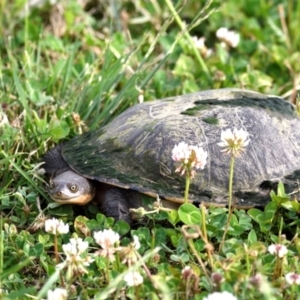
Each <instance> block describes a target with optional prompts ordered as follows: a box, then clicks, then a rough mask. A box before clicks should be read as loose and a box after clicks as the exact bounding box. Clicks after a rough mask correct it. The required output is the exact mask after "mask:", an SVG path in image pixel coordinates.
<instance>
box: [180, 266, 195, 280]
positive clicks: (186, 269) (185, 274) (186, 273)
mask: <svg viewBox="0 0 300 300" xmlns="http://www.w3.org/2000/svg"><path fill="white" fill-rule="evenodd" d="M192 274H193V270H192V269H191V267H190V266H185V267H184V268H183V269H182V270H181V275H182V278H183V279H185V280H186V279H187V278H189V277H190V276H191V275H192Z"/></svg>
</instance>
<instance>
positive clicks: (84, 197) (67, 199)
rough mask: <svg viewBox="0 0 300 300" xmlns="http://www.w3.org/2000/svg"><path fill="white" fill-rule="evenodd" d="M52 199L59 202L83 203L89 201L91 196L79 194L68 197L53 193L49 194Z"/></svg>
mask: <svg viewBox="0 0 300 300" xmlns="http://www.w3.org/2000/svg"><path fill="white" fill-rule="evenodd" d="M50 197H51V199H52V200H54V201H55V202H56V203H59V204H77V205H85V204H87V203H89V202H90V201H91V200H92V199H93V197H91V195H80V196H78V197H72V198H71V197H68V196H63V195H60V196H59V197H57V196H55V195H51V196H50Z"/></svg>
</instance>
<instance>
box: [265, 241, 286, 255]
mask: <svg viewBox="0 0 300 300" xmlns="http://www.w3.org/2000/svg"><path fill="white" fill-rule="evenodd" d="M268 251H269V252H270V253H271V254H273V255H276V256H278V257H279V258H283V257H284V256H285V255H287V253H288V249H287V248H286V246H284V245H281V244H273V245H270V246H269V247H268Z"/></svg>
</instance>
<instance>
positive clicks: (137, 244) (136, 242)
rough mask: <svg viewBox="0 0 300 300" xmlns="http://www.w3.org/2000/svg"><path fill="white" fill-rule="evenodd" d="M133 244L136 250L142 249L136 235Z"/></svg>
mask: <svg viewBox="0 0 300 300" xmlns="http://www.w3.org/2000/svg"><path fill="white" fill-rule="evenodd" d="M132 244H133V246H134V248H135V250H139V249H140V248H141V243H140V241H139V237H138V236H136V235H134V236H133V243H132Z"/></svg>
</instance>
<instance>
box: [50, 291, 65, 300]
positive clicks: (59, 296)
mask: <svg viewBox="0 0 300 300" xmlns="http://www.w3.org/2000/svg"><path fill="white" fill-rule="evenodd" d="M67 299H68V293H67V291H66V290H65V289H62V288H56V289H55V290H53V291H51V290H49V291H48V293H47V300H67Z"/></svg>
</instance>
